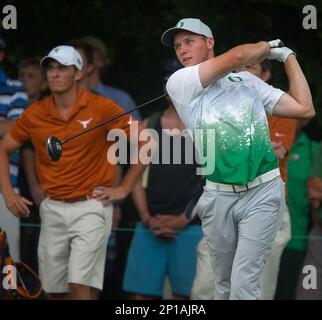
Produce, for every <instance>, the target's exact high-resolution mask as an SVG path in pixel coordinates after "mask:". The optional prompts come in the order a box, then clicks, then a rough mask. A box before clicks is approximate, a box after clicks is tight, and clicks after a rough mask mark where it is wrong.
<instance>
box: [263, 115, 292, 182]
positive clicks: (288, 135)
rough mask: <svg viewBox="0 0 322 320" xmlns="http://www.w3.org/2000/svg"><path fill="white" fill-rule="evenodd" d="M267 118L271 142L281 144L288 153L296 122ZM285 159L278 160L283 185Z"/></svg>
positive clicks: (285, 170)
mask: <svg viewBox="0 0 322 320" xmlns="http://www.w3.org/2000/svg"><path fill="white" fill-rule="evenodd" d="M267 118H268V125H269V131H270V137H271V141H274V142H282V143H283V145H284V147H285V148H286V149H287V150H288V152H290V151H291V146H292V144H293V142H294V138H295V132H296V125H297V120H295V119H286V118H279V117H270V116H269V117H267ZM287 159H288V157H285V158H284V159H282V160H279V167H280V171H281V177H282V179H283V181H284V182H285V183H286V179H287Z"/></svg>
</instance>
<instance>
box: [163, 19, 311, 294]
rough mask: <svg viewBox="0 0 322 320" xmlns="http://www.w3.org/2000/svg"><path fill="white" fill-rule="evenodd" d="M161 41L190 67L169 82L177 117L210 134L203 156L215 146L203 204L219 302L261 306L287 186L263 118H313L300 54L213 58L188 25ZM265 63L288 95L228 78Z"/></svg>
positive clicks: (270, 49) (271, 50)
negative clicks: (271, 64) (281, 72)
mask: <svg viewBox="0 0 322 320" xmlns="http://www.w3.org/2000/svg"><path fill="white" fill-rule="evenodd" d="M161 41H162V43H163V44H164V45H165V46H168V47H173V48H174V50H175V53H176V56H177V58H178V59H179V61H180V62H181V63H182V64H183V65H184V66H185V68H183V69H181V70H179V71H177V72H176V73H174V74H173V75H172V76H171V77H170V78H169V80H168V83H167V91H168V93H169V95H170V97H171V100H172V101H173V104H174V105H175V107H176V109H177V111H178V114H179V116H180V117H181V119H182V121H183V123H184V124H185V125H186V127H187V128H188V129H190V130H191V131H192V132H195V131H194V130H195V129H203V130H204V131H205V133H203V136H206V139H204V141H203V143H202V144H201V143H199V148H200V151H199V152H200V153H203V154H204V153H205V152H207V151H208V152H209V147H211V146H207V148H206V147H205V144H206V141H205V140H207V141H214V144H215V147H214V149H215V153H214V157H213V161H214V166H213V167H214V168H215V169H214V170H213V171H212V172H208V173H207V177H206V178H207V181H206V186H205V188H204V193H203V195H202V197H201V198H200V200H199V203H198V214H199V216H200V218H201V219H202V226H203V231H204V233H205V237H206V241H207V246H208V250H209V253H210V255H211V256H212V257H213V258H214V259H212V267H213V269H214V274H215V288H216V289H215V290H216V291H215V299H260V297H261V292H260V287H259V278H260V274H261V271H262V269H263V266H264V263H265V258H266V256H267V254H268V252H269V250H270V249H271V246H272V242H273V240H274V238H275V235H276V233H277V231H278V229H279V227H280V223H281V221H282V215H283V210H284V184H283V182H282V179H281V178H280V172H279V169H278V160H277V157H276V155H275V154H274V152H273V150H272V147H271V143H270V136H269V129H268V124H267V119H266V115H265V112H266V113H268V114H270V115H275V116H281V117H290V118H311V117H313V116H314V114H315V111H314V107H313V103H312V98H311V94H310V89H309V86H308V84H307V81H306V79H305V77H304V75H303V73H302V71H301V68H300V66H299V64H298V63H297V60H296V57H295V54H294V53H293V51H292V50H290V49H288V48H286V47H282V48H280V47H279V46H281V42H280V40H273V41H270V42H269V43H268V42H264V41H263V42H258V43H256V44H246V45H241V46H237V47H235V48H233V49H231V50H229V51H228V52H226V53H224V54H222V55H219V56H218V57H214V38H213V35H212V32H211V30H210V28H209V27H208V26H207V25H205V24H204V23H203V22H201V21H200V20H198V19H192V18H188V19H182V20H180V21H179V22H178V23H177V25H176V26H175V27H174V28H171V29H168V30H167V31H165V32H164V34H163V35H162V38H161ZM275 47H276V48H275ZM265 58H269V59H275V60H279V61H283V62H284V64H285V69H286V72H287V75H288V78H289V83H290V92H289V93H290V94H286V93H284V92H283V91H281V90H279V89H275V88H273V87H271V86H269V85H268V84H266V83H265V82H263V81H262V80H260V79H258V78H257V77H256V76H253V75H251V74H250V73H249V72H240V73H237V74H235V73H231V71H232V70H234V69H235V68H237V67H240V66H243V65H249V64H253V63H259V62H261V61H262V60H264V59H265ZM193 136H194V135H193ZM196 142H197V141H196ZM197 145H198V143H197ZM205 149H206V150H205ZM207 166H209V165H208V164H207Z"/></svg>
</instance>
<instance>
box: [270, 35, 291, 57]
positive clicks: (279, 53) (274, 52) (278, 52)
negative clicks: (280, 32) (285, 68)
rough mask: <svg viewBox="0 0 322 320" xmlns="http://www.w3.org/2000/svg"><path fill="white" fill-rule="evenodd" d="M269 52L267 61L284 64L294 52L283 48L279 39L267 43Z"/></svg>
mask: <svg viewBox="0 0 322 320" xmlns="http://www.w3.org/2000/svg"><path fill="white" fill-rule="evenodd" d="M268 44H269V46H270V48H271V49H270V50H269V52H268V55H267V59H269V60H278V61H280V62H285V61H286V59H287V58H288V56H289V55H290V54H292V53H293V54H294V55H295V53H294V51H292V50H291V49H289V48H287V47H285V46H284V43H283V41H282V40H280V39H276V40H272V41H269V42H268Z"/></svg>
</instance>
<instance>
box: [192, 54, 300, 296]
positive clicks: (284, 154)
mask: <svg viewBox="0 0 322 320" xmlns="http://www.w3.org/2000/svg"><path fill="white" fill-rule="evenodd" d="M240 71H249V72H251V73H252V74H254V75H256V76H257V77H259V78H261V79H262V80H263V81H265V82H267V81H268V80H269V79H270V77H271V67H270V62H269V61H267V60H265V61H263V62H262V63H260V64H259V63H258V64H254V65H248V66H245V67H243V68H241V69H238V72H240ZM267 118H268V125H269V130H270V138H271V144H272V147H273V150H274V152H275V154H276V155H277V157H278V160H279V168H280V172H281V177H282V179H283V181H284V183H286V179H287V170H286V167H287V158H288V154H289V151H290V150H291V146H292V144H293V141H294V137H295V131H296V124H297V120H294V119H287V118H279V117H273V116H268V117H267ZM290 238H291V226H290V214H289V211H288V208H287V206H285V211H284V217H283V222H282V224H281V227H280V229H279V231H278V233H277V235H276V237H275V239H274V242H273V246H272V249H271V251H270V253H269V255H268V256H267V259H266V262H265V265H264V269H263V271H262V275H261V278H260V286H261V290H262V294H261V299H262V300H273V299H274V296H275V290H276V285H277V278H278V272H279V264H280V260H281V255H282V253H283V250H284V248H285V246H286V245H287V243H288V241H289V240H290ZM207 250H208V249H207V247H206V243H205V241H204V239H203V240H201V241H200V243H199V245H198V249H197V253H198V262H197V273H196V278H195V280H194V284H193V287H192V294H191V298H192V299H193V300H208V299H214V293H215V290H214V288H213V283H214V281H211V279H213V278H214V274H213V271H212V269H211V265H210V256H209V254H208V252H207Z"/></svg>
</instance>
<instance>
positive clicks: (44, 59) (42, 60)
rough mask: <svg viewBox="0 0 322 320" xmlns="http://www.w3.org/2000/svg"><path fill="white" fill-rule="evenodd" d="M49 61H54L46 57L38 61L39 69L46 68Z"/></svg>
mask: <svg viewBox="0 0 322 320" xmlns="http://www.w3.org/2000/svg"><path fill="white" fill-rule="evenodd" d="M50 59H52V60H54V59H53V58H50V57H48V56H46V57H43V58H42V59H41V60H40V66H41V67H47V66H48V63H49V60H50Z"/></svg>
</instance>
